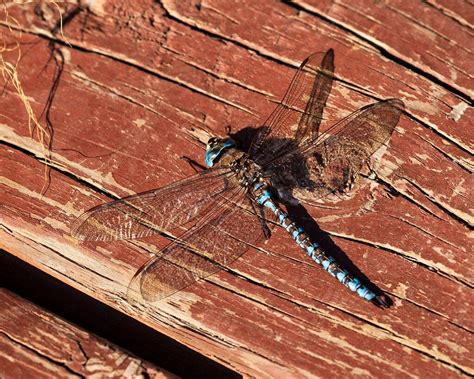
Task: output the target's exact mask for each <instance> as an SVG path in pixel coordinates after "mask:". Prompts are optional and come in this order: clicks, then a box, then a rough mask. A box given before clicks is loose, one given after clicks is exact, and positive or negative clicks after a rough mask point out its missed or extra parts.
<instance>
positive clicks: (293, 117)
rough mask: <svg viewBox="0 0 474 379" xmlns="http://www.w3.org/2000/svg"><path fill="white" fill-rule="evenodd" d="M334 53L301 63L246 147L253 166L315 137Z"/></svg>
mask: <svg viewBox="0 0 474 379" xmlns="http://www.w3.org/2000/svg"><path fill="white" fill-rule="evenodd" d="M333 72H334V51H333V50H332V49H330V50H328V51H327V52H326V53H315V54H313V55H310V56H309V57H308V58H306V59H305V60H304V61H303V63H301V65H300V67H299V69H298V71H297V72H296V74H295V76H294V77H293V80H292V81H291V83H290V85H289V87H288V89H287V91H286V93H285V96H284V97H283V100H282V101H281V102H280V103H279V104H278V106H277V107H276V108H275V110H274V111H273V112H272V113H271V114H270V116H269V117H268V119H267V120H266V121H265V122H264V123H263V126H262V127H261V128H260V129H259V131H258V132H257V135H256V136H255V138H254V139H253V141H252V144H251V146H250V150H249V153H250V156H251V157H253V158H254V159H255V160H256V161H257V162H259V161H260V160H261V159H263V158H265V157H268V156H273V155H275V153H276V152H278V151H281V150H282V149H287V148H288V147H289V146H291V145H296V144H299V143H301V141H303V140H305V139H308V138H315V137H316V136H317V133H318V130H319V125H320V124H321V120H322V114H323V109H324V106H325V105H326V101H327V99H328V96H329V93H330V92H331V87H332V81H333Z"/></svg>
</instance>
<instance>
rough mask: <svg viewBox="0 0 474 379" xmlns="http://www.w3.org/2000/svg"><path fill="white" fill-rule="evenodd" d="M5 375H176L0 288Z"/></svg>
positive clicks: (0, 356)
mask: <svg viewBox="0 0 474 379" xmlns="http://www.w3.org/2000/svg"><path fill="white" fill-rule="evenodd" d="M0 304H1V307H0V376H1V377H2V378H52V377H56V378H80V377H86V376H87V377H93V376H95V377H108V378H126V377H128V378H133V377H138V376H140V375H141V376H143V377H149V378H176V376H175V375H172V374H170V373H168V372H166V371H164V370H161V369H159V368H157V367H156V366H154V365H152V364H150V363H148V362H144V361H142V360H140V359H138V358H137V357H134V356H132V355H131V354H130V353H128V352H126V351H123V350H122V349H120V348H118V347H117V346H114V345H112V344H110V343H108V342H106V341H104V340H102V339H101V338H98V337H96V336H94V335H92V334H91V333H89V332H87V331H84V330H81V329H80V328H78V327H77V326H74V325H72V324H70V323H68V322H67V321H64V320H62V319H61V318H59V317H57V316H55V315H53V314H51V313H49V312H47V311H45V310H43V309H41V308H39V307H38V306H36V305H34V304H32V303H30V302H28V301H26V300H24V299H22V298H21V297H18V296H16V295H15V294H13V293H11V292H9V291H7V290H5V289H2V288H0Z"/></svg>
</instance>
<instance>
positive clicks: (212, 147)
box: [204, 137, 235, 167]
mask: <svg viewBox="0 0 474 379" xmlns="http://www.w3.org/2000/svg"><path fill="white" fill-rule="evenodd" d="M234 146H235V142H234V140H233V139H231V138H216V137H212V138H209V141H207V146H206V154H205V156H204V161H205V162H206V166H207V167H212V166H214V163H215V162H217V161H218V160H219V158H220V157H221V156H222V153H223V152H224V151H225V150H227V149H228V148H230V147H234Z"/></svg>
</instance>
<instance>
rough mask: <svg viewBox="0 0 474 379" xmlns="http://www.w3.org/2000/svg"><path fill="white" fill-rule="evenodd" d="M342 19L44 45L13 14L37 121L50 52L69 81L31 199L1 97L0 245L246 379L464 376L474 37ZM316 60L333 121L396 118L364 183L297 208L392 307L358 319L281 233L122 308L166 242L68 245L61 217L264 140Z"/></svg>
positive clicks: (433, 22)
mask: <svg viewBox="0 0 474 379" xmlns="http://www.w3.org/2000/svg"><path fill="white" fill-rule="evenodd" d="M349 3H350V2H343V1H340V2H339V1H338V2H335V3H329V2H327V3H326V2H310V1H307V2H297V4H293V3H281V2H272V1H263V2H251V1H249V2H245V1H244V2H239V3H238V4H236V3H230V2H229V3H228V2H222V1H206V2H191V1H180V2H172V1H162V2H154V1H140V2H127V1H120V0H110V1H103V2H99V1H97V2H94V3H92V5H91V6H90V7H89V8H84V9H83V10H82V11H81V12H79V13H78V14H77V15H76V16H75V17H73V18H72V19H71V20H69V22H68V23H67V24H65V26H64V30H63V35H61V34H60V33H55V34H53V33H52V32H51V30H52V29H53V27H54V25H55V23H56V22H57V20H58V14H57V10H56V9H55V8H54V7H52V6H48V5H45V4H42V5H38V4H30V5H27V6H11V7H10V8H9V12H10V15H11V16H13V17H15V19H16V20H17V21H18V24H11V25H10V26H11V27H12V28H18V27H20V28H21V29H22V30H23V34H22V36H21V37H20V36H17V38H19V40H20V41H21V43H22V45H21V47H22V59H21V61H20V64H19V65H18V70H19V76H20V78H21V79H22V83H23V85H24V88H25V92H26V93H27V94H28V96H29V97H30V98H31V99H32V103H33V106H34V109H35V110H36V111H37V112H38V113H41V110H42V109H43V106H44V104H45V101H46V99H47V97H48V94H49V90H50V87H51V81H52V78H53V75H54V69H55V66H54V64H53V63H51V62H50V63H49V64H47V62H48V58H49V57H50V52H51V50H50V48H49V47H48V43H49V42H51V41H53V42H55V44H56V45H55V46H56V47H57V48H58V49H60V51H61V53H62V54H63V56H64V71H63V72H62V75H61V78H60V82H59V86H58V89H57V91H56V94H55V97H54V101H53V104H52V108H51V112H50V114H51V123H52V126H53V128H54V141H53V155H52V158H53V162H52V163H51V164H50V167H51V180H50V185H49V188H48V190H47V192H46V193H44V194H43V195H41V189H42V188H43V185H44V181H45V178H44V166H43V163H42V161H41V159H40V157H41V153H42V148H41V146H40V144H39V143H38V142H37V141H34V140H33V139H32V138H31V137H30V134H29V131H28V126H27V118H26V114H25V112H24V111H23V109H22V105H21V103H20V102H19V99H18V97H17V96H16V95H15V94H14V91H13V88H12V87H11V86H7V87H6V90H5V91H4V93H3V95H2V109H1V112H0V136H1V140H2V141H3V144H2V146H1V147H0V149H1V150H0V156H1V158H0V162H1V167H0V185H1V186H2V187H1V188H2V189H1V192H0V203H1V204H0V206H1V211H0V212H1V213H0V215H1V216H0V224H1V226H2V227H1V228H0V247H2V248H3V249H5V250H7V251H9V252H10V253H12V254H14V255H16V256H18V257H20V258H21V259H23V260H25V261H26V262H29V263H31V264H32V265H34V266H36V267H38V268H40V269H41V270H43V271H46V272H48V273H50V274H51V275H53V276H55V277H57V278H59V279H60V280H61V281H63V282H65V283H68V284H70V285H72V286H74V287H75V288H78V289H80V290H81V291H84V292H86V293H88V294H90V295H93V296H94V297H95V298H97V299H99V300H101V301H103V302H105V303H107V304H110V305H112V306H113V307H115V308H117V309H120V310H122V311H123V312H126V313H128V314H130V315H131V316H132V317H134V318H136V319H138V320H141V321H142V322H144V323H146V324H147V325H149V326H151V327H153V328H154V329H156V330H158V331H160V332H163V333H165V334H167V335H168V336H170V337H172V338H175V339H176V340H178V341H180V342H181V343H183V344H185V345H187V346H189V347H191V348H193V349H195V350H196V351H199V352H201V353H202V354H205V355H206V356H208V357H212V358H213V359H215V360H217V361H218V362H220V363H222V364H224V365H226V366H228V367H231V368H233V369H234V370H236V371H237V372H239V373H241V374H242V375H244V376H257V377H282V376H286V377H290V376H291V377H311V376H321V377H330V376H334V375H338V376H341V375H348V373H349V375H351V376H376V377H409V376H419V377H427V376H434V377H441V376H445V377H458V376H463V375H472V374H474V364H473V358H472V357H474V354H473V350H474V344H473V338H472V330H473V329H474V323H473V318H472V316H471V315H470V312H472V307H473V302H474V297H473V289H472V288H473V282H472V278H473V272H472V270H473V261H472V254H471V253H472V250H473V249H472V247H473V243H472V231H471V230H472V225H473V223H474V220H473V215H472V208H473V207H472V198H473V196H472V188H473V187H474V186H473V184H474V183H473V178H472V149H473V133H472V127H471V126H472V121H473V109H472V106H471V102H472V99H471V96H472V94H471V92H470V91H471V89H472V74H471V73H470V70H469V68H470V67H469V66H468V64H469V63H470V62H471V61H472V53H471V51H472V43H470V42H469V41H470V40H469V39H467V36H468V35H469V34H470V33H472V26H471V24H470V23H469V21H468V19H467V17H468V16H467V12H465V11H463V10H462V7H461V6H460V7H456V6H455V5H453V4H452V3H450V2H445V3H446V4H443V2H441V1H438V2H435V1H430V2H426V3H421V2H420V3H416V2H411V3H410V4H414V5H412V6H411V7H408V6H407V5H406V4H407V3H406V2H395V1H391V2H373V3H372V2H366V3H360V5H357V6H353V5H350V4H352V3H350V4H349ZM464 6H466V5H464ZM470 8H471V9H472V6H471V7H470ZM69 9H71V5H69ZM418 14H420V15H421V16H419V17H417V16H416V15H418ZM2 24H3V25H4V27H2V29H3V30H7V29H6V27H5V24H6V23H5V22H3V23H2ZM330 47H332V48H334V50H335V56H336V62H335V63H336V75H337V77H338V78H339V81H338V85H337V86H335V88H334V90H333V92H332V93H331V96H330V99H329V104H328V107H327V113H325V117H326V118H327V123H328V124H330V123H331V122H332V121H336V120H338V119H340V118H341V117H343V116H344V115H346V114H348V112H351V111H354V110H356V109H358V108H359V107H361V106H363V105H366V104H369V103H372V102H374V101H376V100H377V99H384V98H390V97H397V98H400V99H402V100H403V101H404V103H405V105H406V113H405V114H404V116H403V118H402V120H401V121H400V123H399V125H398V126H397V128H396V131H395V133H394V136H393V137H392V138H391V140H390V143H389V146H388V148H387V149H384V151H381V152H379V153H378V154H377V158H376V159H375V160H374V161H373V162H372V163H371V166H372V168H373V170H374V173H369V172H368V171H366V172H365V175H363V176H362V177H361V178H360V179H359V180H358V182H357V183H356V186H355V187H356V188H354V189H353V190H351V191H349V192H348V193H347V194H346V195H345V196H342V197H341V198H340V199H336V200H334V201H332V202H329V203H327V204H325V205H324V206H321V207H310V206H306V209H307V211H308V213H309V215H311V216H312V217H314V219H315V220H316V222H317V226H315V227H319V228H320V229H321V231H317V230H316V231H315V236H316V237H319V238H321V239H322V241H323V243H324V247H326V248H327V250H328V251H329V252H331V253H334V254H335V255H336V256H337V257H338V258H340V259H341V260H343V261H344V262H346V263H347V264H348V265H352V266H353V269H354V270H356V269H358V270H360V272H362V273H363V274H364V275H365V276H366V277H367V278H368V279H369V280H370V281H371V282H373V283H374V284H376V285H377V286H378V287H380V288H381V289H382V290H383V291H385V292H386V293H387V294H388V295H389V296H390V297H391V298H392V300H393V301H394V306H393V307H391V308H390V309H389V310H386V311H383V310H379V309H375V308H374V307H371V306H370V304H366V303H363V302H361V301H360V300H359V299H358V298H357V297H356V296H354V295H352V294H351V293H349V292H348V291H347V290H346V289H344V288H343V287H342V286H339V285H337V283H336V282H335V281H334V279H332V278H331V277H329V276H328V275H327V274H326V273H324V272H323V271H322V270H320V269H319V268H317V267H315V266H314V265H313V264H312V263H311V262H310V261H309V259H306V257H304V255H303V254H302V253H301V251H299V250H298V248H297V247H296V246H294V245H293V243H292V240H291V238H289V237H288V236H287V235H286V234H285V232H284V231H283V230H278V231H276V232H275V233H274V234H273V236H272V238H271V239H270V240H269V241H268V242H266V243H265V244H262V245H260V246H258V247H257V248H250V249H249V250H248V251H247V252H246V254H245V255H244V256H243V258H241V259H239V260H238V261H237V262H235V263H234V264H232V265H231V266H230V267H229V268H228V269H227V270H223V271H221V272H219V273H218V274H216V275H213V276H211V277H209V278H206V279H205V280H202V281H199V282H197V283H196V284H195V285H193V286H191V287H189V288H187V289H186V290H185V291H182V292H180V293H178V294H176V295H174V296H172V297H170V298H167V299H165V300H164V301H161V302H159V303H156V304H146V303H143V304H140V305H138V306H132V305H130V304H129V303H127V301H126V299H125V291H126V288H127V285H128V283H129V281H130V279H131V278H132V276H133V274H134V272H135V271H136V270H137V269H138V268H139V267H140V265H141V264H143V263H144V262H146V261H147V259H148V258H149V256H150V254H151V253H153V252H156V251H159V249H160V248H162V247H163V246H165V244H166V243H167V242H166V240H165V239H163V238H161V237H158V236H157V237H151V238H148V239H146V240H143V241H130V242H118V243H109V244H106V243H98V244H91V243H83V244H79V243H78V242H77V241H75V240H73V239H72V238H71V237H70V236H69V227H70V225H71V223H72V222H73V221H74V219H75V217H77V216H78V215H79V214H80V213H82V212H83V211H85V210H87V209H89V208H90V207H92V206H95V205H98V204H100V203H102V202H104V201H109V200H111V199H112V198H116V197H120V196H124V195H127V194H132V193H137V192H141V191H145V190H149V189H152V188H158V187H160V186H162V185H165V184H167V183H170V182H172V181H174V180H177V179H180V178H184V177H186V176H187V175H190V174H191V173H193V169H192V168H191V167H190V166H189V165H188V163H187V162H186V161H184V160H183V159H181V157H182V156H183V155H186V156H188V157H191V158H193V159H195V160H197V161H201V160H202V158H201V157H202V154H203V142H205V140H206V138H207V136H209V135H223V134H224V127H225V125H231V126H232V129H233V130H234V131H235V130H239V129H241V128H244V127H246V126H248V125H256V124H258V122H259V120H261V119H262V116H263V117H264V116H265V115H266V114H268V113H269V112H270V111H271V110H272V108H273V107H274V105H275V101H277V100H278V99H279V98H281V96H282V94H283V93H284V90H285V89H286V86H287V85H288V83H289V80H290V79H291V76H292V74H293V73H294V69H295V68H296V67H297V66H298V65H299V63H300V62H301V61H302V60H303V59H304V58H305V57H306V56H307V55H309V54H310V53H312V52H314V51H324V50H326V49H328V48H330ZM9 57H10V59H13V57H14V55H13V54H11V56H9ZM443 57H448V58H446V59H442V58H443ZM456 109H458V113H459V115H458V113H456V112H454V110H456ZM459 109H461V110H463V109H464V110H463V111H459ZM458 116H459V117H458ZM326 233H327V234H326ZM325 235H329V236H330V238H325V237H324V236H325Z"/></svg>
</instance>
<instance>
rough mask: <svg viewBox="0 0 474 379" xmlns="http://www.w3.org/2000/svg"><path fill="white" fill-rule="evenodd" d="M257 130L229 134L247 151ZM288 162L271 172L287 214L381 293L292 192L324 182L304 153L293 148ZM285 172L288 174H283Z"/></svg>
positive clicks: (284, 143)
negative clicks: (315, 176)
mask: <svg viewBox="0 0 474 379" xmlns="http://www.w3.org/2000/svg"><path fill="white" fill-rule="evenodd" d="M259 130H260V129H259V128H252V127H247V128H244V129H242V130H240V131H238V132H236V133H235V134H230V133H229V136H230V137H231V138H232V139H234V140H235V141H236V142H237V144H238V146H239V147H240V148H241V149H242V150H243V151H248V150H249V148H250V142H249V141H252V140H253V137H254V136H255V135H256V133H258V132H259ZM267 143H268V145H270V146H272V145H273V146H275V147H278V146H281V147H284V148H285V150H286V149H288V148H291V144H294V140H292V139H281V138H279V139H277V138H273V139H269V140H268V141H267ZM289 163H290V165H285V166H284V167H283V172H279V173H272V174H271V176H272V178H277V180H278V178H280V180H281V182H280V183H277V185H276V186H275V187H277V188H279V189H282V188H283V189H284V193H281V192H280V191H279V193H278V194H276V195H277V196H278V198H279V200H280V202H281V203H282V204H284V205H285V207H286V209H287V211H288V214H289V216H290V218H291V219H292V220H293V221H294V222H295V223H296V224H298V225H299V226H301V227H302V228H303V229H304V230H305V231H306V233H307V234H308V236H309V237H310V238H311V240H314V241H318V243H319V244H320V245H321V247H322V248H323V250H324V251H327V252H328V253H330V255H331V256H332V257H334V258H335V259H336V260H337V261H338V262H339V263H340V265H341V267H343V268H344V269H346V270H347V271H348V272H349V273H350V274H351V275H352V276H354V277H357V278H359V279H360V280H361V282H362V283H363V284H364V285H366V286H367V287H368V288H369V289H370V290H371V291H373V292H374V293H375V294H376V295H378V296H379V295H383V291H382V290H381V289H380V288H378V287H377V286H376V285H374V284H373V283H372V282H371V281H370V280H369V279H368V278H367V276H366V275H364V274H363V272H362V271H361V270H359V269H358V268H357V266H356V265H355V264H354V263H352V261H351V260H350V259H349V257H348V256H347V254H345V253H344V252H343V251H342V249H340V248H339V246H337V244H335V243H334V241H333V240H332V239H331V238H330V237H329V235H328V234H327V233H325V232H324V231H322V230H321V228H320V227H319V225H318V224H317V222H316V221H315V220H314V219H313V218H312V217H311V215H310V214H309V213H308V211H307V210H306V208H305V207H304V206H303V205H302V204H301V202H300V201H299V200H298V199H297V198H295V197H294V196H293V191H294V190H296V189H302V188H303V189H305V190H308V191H314V190H315V189H321V188H320V187H322V186H323V184H322V183H317V182H315V181H314V180H312V179H311V177H310V176H311V173H310V169H311V168H310V167H309V166H308V163H307V162H306V161H305V157H304V156H303V155H299V154H298V152H297V151H295V153H294V155H293V159H292V160H291V162H289ZM279 168H280V169H281V168H282V167H281V166H280V167H279ZM288 173H289V175H285V174H288ZM293 178H297V179H298V180H292V179H293ZM285 179H286V180H285ZM343 179H344V180H341V183H336V184H339V185H335V186H334V187H336V188H337V187H339V188H338V190H339V191H333V192H332V193H333V194H334V193H336V194H337V193H338V192H340V193H342V192H344V188H345V185H346V184H347V183H348V182H349V178H343ZM320 192H324V191H320ZM327 194H329V192H327ZM323 198H324V197H323ZM383 296H384V298H385V300H386V301H387V303H388V305H389V306H391V305H392V304H393V302H392V300H391V299H390V298H388V297H387V296H386V295H383Z"/></svg>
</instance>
